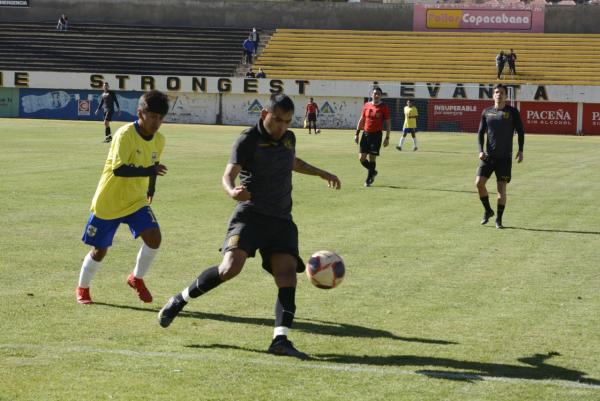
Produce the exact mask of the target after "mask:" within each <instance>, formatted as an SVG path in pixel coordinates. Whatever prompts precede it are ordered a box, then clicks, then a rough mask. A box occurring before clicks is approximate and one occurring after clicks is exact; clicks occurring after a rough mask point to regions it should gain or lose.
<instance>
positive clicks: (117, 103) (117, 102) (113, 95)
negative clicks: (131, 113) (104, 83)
mask: <svg viewBox="0 0 600 401" xmlns="http://www.w3.org/2000/svg"><path fill="white" fill-rule="evenodd" d="M111 95H112V97H113V100H114V101H115V104H116V105H117V107H118V108H119V110H121V106H119V101H118V100H117V95H115V92H111Z"/></svg>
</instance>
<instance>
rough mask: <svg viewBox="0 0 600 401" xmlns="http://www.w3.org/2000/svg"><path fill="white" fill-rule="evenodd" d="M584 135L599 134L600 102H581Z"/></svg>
mask: <svg viewBox="0 0 600 401" xmlns="http://www.w3.org/2000/svg"><path fill="white" fill-rule="evenodd" d="M582 125H583V127H582V133H583V134H584V135H600V104H589V103H588V104H585V103H584V104H583V124H582Z"/></svg>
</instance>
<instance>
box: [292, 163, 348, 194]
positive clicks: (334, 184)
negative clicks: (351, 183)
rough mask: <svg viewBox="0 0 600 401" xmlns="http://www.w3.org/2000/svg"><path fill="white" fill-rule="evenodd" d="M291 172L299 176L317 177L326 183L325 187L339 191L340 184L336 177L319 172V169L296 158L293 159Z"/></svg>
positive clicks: (322, 171) (325, 172)
mask: <svg viewBox="0 0 600 401" xmlns="http://www.w3.org/2000/svg"><path fill="white" fill-rule="evenodd" d="M293 170H294V171H295V172H297V173H300V174H307V175H317V176H319V177H321V178H322V179H324V180H325V181H327V186H328V187H330V188H334V189H340V188H341V187H342V183H341V182H340V179H339V178H337V176H336V175H334V174H331V173H329V172H327V171H325V170H321V169H320V168H317V167H315V166H313V165H311V164H308V163H307V162H305V161H304V160H302V159H299V158H297V157H296V158H295V159H294V167H293Z"/></svg>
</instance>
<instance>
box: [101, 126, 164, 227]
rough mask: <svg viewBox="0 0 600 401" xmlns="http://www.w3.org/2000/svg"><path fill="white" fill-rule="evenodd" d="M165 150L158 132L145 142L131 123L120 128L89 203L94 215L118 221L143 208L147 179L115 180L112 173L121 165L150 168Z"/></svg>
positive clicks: (115, 177)
mask: <svg viewBox="0 0 600 401" xmlns="http://www.w3.org/2000/svg"><path fill="white" fill-rule="evenodd" d="M164 147H165V137H164V136H163V135H162V134H161V133H160V132H156V133H155V134H154V136H153V137H152V139H150V140H146V139H144V138H143V137H142V136H141V134H138V132H137V130H136V127H135V125H134V123H130V124H126V125H124V126H122V127H121V128H119V129H118V130H117V132H116V133H115V135H114V136H113V140H112V143H111V145H110V151H109V152H108V157H107V159H106V163H104V170H103V171H102V176H101V177H100V182H99V183H98V188H96V194H95V195H94V199H93V200H92V207H91V210H92V212H93V213H94V215H96V216H97V217H99V218H101V219H105V220H112V219H118V218H120V217H125V216H127V215H130V214H132V213H134V212H137V211H138V210H139V209H141V208H142V207H144V206H146V205H147V204H148V202H147V196H146V192H147V191H148V183H149V177H117V176H115V174H114V173H113V170H115V169H117V168H119V167H120V166H122V165H132V166H134V167H149V166H152V165H154V163H155V162H158V161H160V156H161V154H162V151H163V149H164Z"/></svg>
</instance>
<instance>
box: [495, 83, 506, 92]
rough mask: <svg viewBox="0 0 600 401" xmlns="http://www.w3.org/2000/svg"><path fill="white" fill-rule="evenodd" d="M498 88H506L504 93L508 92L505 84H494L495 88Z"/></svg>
mask: <svg viewBox="0 0 600 401" xmlns="http://www.w3.org/2000/svg"><path fill="white" fill-rule="evenodd" d="M496 89H504V93H508V88H507V87H506V86H505V85H503V84H496V86H494V90H496Z"/></svg>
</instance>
